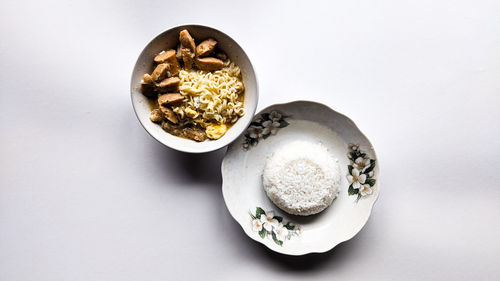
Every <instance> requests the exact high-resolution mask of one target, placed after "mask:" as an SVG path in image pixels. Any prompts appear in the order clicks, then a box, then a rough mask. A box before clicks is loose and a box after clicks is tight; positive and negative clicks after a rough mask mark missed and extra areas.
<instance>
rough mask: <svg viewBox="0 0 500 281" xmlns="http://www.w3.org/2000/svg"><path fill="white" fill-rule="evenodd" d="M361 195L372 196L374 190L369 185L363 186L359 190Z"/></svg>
mask: <svg viewBox="0 0 500 281" xmlns="http://www.w3.org/2000/svg"><path fill="white" fill-rule="evenodd" d="M359 193H360V194H361V196H366V195H370V194H372V193H373V189H372V187H371V186H370V185H369V184H363V185H362V186H361V188H360V189H359Z"/></svg>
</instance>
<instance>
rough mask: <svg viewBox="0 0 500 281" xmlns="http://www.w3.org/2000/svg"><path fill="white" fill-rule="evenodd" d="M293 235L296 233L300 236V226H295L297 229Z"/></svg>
mask: <svg viewBox="0 0 500 281" xmlns="http://www.w3.org/2000/svg"><path fill="white" fill-rule="evenodd" d="M295 233H297V235H300V234H301V233H302V226H300V225H297V227H295Z"/></svg>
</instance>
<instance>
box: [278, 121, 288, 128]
mask: <svg viewBox="0 0 500 281" xmlns="http://www.w3.org/2000/svg"><path fill="white" fill-rule="evenodd" d="M288 125H290V123H288V122H286V121H285V120H281V121H280V126H279V128H285V127H286V126H288Z"/></svg>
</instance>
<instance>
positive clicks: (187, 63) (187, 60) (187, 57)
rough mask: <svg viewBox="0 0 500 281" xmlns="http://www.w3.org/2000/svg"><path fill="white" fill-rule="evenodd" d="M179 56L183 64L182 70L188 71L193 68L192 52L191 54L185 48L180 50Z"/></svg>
mask: <svg viewBox="0 0 500 281" xmlns="http://www.w3.org/2000/svg"><path fill="white" fill-rule="evenodd" d="M181 56H182V61H183V62H184V69H186V70H190V69H191V68H193V62H194V52H191V51H190V50H189V49H186V48H181Z"/></svg>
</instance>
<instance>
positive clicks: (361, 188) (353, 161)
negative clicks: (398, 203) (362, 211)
mask: <svg viewBox="0 0 500 281" xmlns="http://www.w3.org/2000/svg"><path fill="white" fill-rule="evenodd" d="M347 158H349V160H350V165H348V166H347V169H348V170H349V173H348V174H347V181H348V182H349V189H348V191H347V192H348V194H349V195H357V196H358V197H357V199H356V202H358V201H359V199H361V198H362V197H365V196H368V195H370V194H372V193H373V186H374V185H375V182H376V181H377V180H376V179H375V178H374V176H375V175H374V169H375V163H376V161H375V159H370V158H369V157H368V156H367V155H366V153H364V152H363V151H361V150H360V149H359V145H354V144H350V145H349V152H347Z"/></svg>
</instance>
